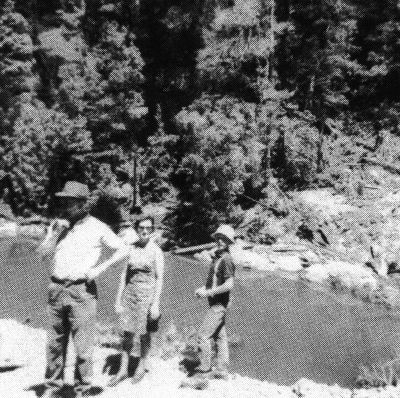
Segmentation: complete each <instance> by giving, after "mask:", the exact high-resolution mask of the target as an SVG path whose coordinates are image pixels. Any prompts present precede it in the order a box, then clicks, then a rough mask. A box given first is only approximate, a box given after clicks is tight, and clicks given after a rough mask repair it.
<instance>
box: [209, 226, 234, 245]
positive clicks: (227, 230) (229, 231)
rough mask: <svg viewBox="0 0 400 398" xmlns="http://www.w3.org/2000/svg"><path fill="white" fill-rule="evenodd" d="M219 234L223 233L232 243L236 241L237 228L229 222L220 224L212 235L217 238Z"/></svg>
mask: <svg viewBox="0 0 400 398" xmlns="http://www.w3.org/2000/svg"><path fill="white" fill-rule="evenodd" d="M218 235H222V236H224V237H225V238H227V239H228V240H229V241H230V242H231V243H235V230H234V229H233V228H232V227H231V226H230V225H228V224H222V225H220V226H219V227H218V229H217V230H216V231H215V232H214V233H213V234H212V235H211V236H212V237H213V238H215V237H217V236H218Z"/></svg>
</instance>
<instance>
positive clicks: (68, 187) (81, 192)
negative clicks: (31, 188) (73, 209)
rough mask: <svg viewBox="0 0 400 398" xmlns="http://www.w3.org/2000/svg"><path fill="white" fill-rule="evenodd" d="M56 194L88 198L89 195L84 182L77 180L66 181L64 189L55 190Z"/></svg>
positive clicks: (66, 196)
mask: <svg viewBox="0 0 400 398" xmlns="http://www.w3.org/2000/svg"><path fill="white" fill-rule="evenodd" d="M56 196H58V197H64V198H77V199H88V198H89V196H90V191H89V187H88V186H87V185H86V184H82V183H80V182H77V181H67V182H66V183H65V186H64V189H63V190H62V191H61V192H57V193H56Z"/></svg>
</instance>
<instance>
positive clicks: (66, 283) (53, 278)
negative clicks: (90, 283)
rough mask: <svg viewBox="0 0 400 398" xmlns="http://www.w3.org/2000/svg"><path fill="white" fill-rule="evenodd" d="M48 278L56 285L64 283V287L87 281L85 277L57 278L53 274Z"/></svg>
mask: <svg viewBox="0 0 400 398" xmlns="http://www.w3.org/2000/svg"><path fill="white" fill-rule="evenodd" d="M50 279H51V281H52V282H53V283H57V284H58V285H64V286H66V287H68V286H71V285H81V284H82V283H86V282H87V279H83V278H81V279H75V280H72V279H59V278H57V277H55V276H52V277H51V278H50Z"/></svg>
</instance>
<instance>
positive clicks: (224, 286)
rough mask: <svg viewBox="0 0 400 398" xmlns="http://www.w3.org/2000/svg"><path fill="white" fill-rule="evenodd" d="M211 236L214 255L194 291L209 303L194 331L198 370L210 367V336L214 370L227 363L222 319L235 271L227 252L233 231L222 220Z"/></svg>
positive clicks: (224, 319) (207, 370)
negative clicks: (214, 349)
mask: <svg viewBox="0 0 400 398" xmlns="http://www.w3.org/2000/svg"><path fill="white" fill-rule="evenodd" d="M212 236H213V238H214V239H215V240H216V241H217V245H218V247H217V250H216V252H215V258H214V259H213V261H212V263H211V266H210V269H209V273H208V277H207V281H206V285H205V286H202V287H200V288H199V289H197V290H196V292H195V294H196V296H197V297H201V298H207V299H208V303H209V305H210V308H209V310H208V311H207V313H206V315H205V317H204V320H203V323H202V325H201V327H200V329H199V331H198V342H199V348H200V365H199V366H198V367H197V368H196V371H197V372H198V373H207V372H210V371H211V359H212V347H211V343H212V340H214V341H215V343H216V346H217V368H216V370H217V371H222V372H226V371H227V367H228V363H229V349H228V338H227V334H226V327H225V322H226V314H227V309H228V307H229V303H230V291H231V290H232V288H233V280H234V275H235V266H234V263H233V260H232V256H231V255H230V253H229V247H230V246H231V245H232V244H234V243H235V240H234V236H235V231H234V229H233V228H232V227H231V226H229V225H226V224H223V225H221V226H220V227H219V228H218V229H217V230H216V232H215V233H214V234H213V235H212Z"/></svg>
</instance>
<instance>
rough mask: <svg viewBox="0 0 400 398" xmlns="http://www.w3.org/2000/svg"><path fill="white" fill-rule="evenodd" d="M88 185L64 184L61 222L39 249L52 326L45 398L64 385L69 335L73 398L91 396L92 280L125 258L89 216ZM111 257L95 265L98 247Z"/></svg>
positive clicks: (124, 250) (121, 246) (105, 228)
mask: <svg viewBox="0 0 400 398" xmlns="http://www.w3.org/2000/svg"><path fill="white" fill-rule="evenodd" d="M89 195H90V193H89V189H88V187H87V185H84V184H81V183H79V182H76V181H68V182H67V183H66V184H65V187H64V189H63V190H62V191H61V192H58V193H56V197H57V198H59V201H60V205H61V210H62V211H61V213H62V216H63V217H64V218H65V219H61V220H56V221H54V222H53V223H52V224H51V225H50V227H49V229H48V232H47V236H46V238H45V240H44V241H43V243H42V244H41V246H40V247H39V249H40V251H41V252H42V253H44V254H46V253H47V254H48V253H49V252H50V253H51V252H52V260H53V261H52V262H53V264H52V265H53V266H52V270H51V283H50V286H49V296H48V313H49V318H50V323H51V327H50V330H49V334H48V344H47V369H46V375H45V378H46V387H47V390H46V392H45V395H44V396H46V397H52V396H54V393H55V391H56V390H57V389H59V388H60V387H61V386H62V384H63V376H64V365H65V356H66V352H67V344H68V338H69V334H70V333H71V334H72V339H73V342H74V345H75V350H76V355H77V366H76V372H75V389H76V392H77V396H87V395H90V387H91V377H92V354H93V349H94V344H95V335H96V326H95V325H96V310H97V291H96V284H95V282H94V280H95V278H96V277H97V276H98V275H99V274H100V273H101V272H103V271H104V270H105V269H106V268H108V267H109V266H110V265H112V264H115V263H117V262H118V261H120V260H122V259H123V258H124V257H125V256H127V254H128V252H127V248H126V245H125V244H124V243H123V242H122V240H121V239H120V238H119V237H117V236H116V235H115V234H114V232H112V230H111V229H110V228H109V227H108V226H107V225H106V224H104V223H103V222H101V221H99V220H98V219H97V218H95V217H93V216H91V215H89V208H88V198H89ZM103 247H104V248H108V249H111V250H112V251H113V252H112V254H111V253H110V254H111V255H110V256H109V257H108V258H107V259H106V260H105V261H103V262H101V263H100V264H98V263H97V262H98V260H99V257H100V254H101V251H102V248H103Z"/></svg>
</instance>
